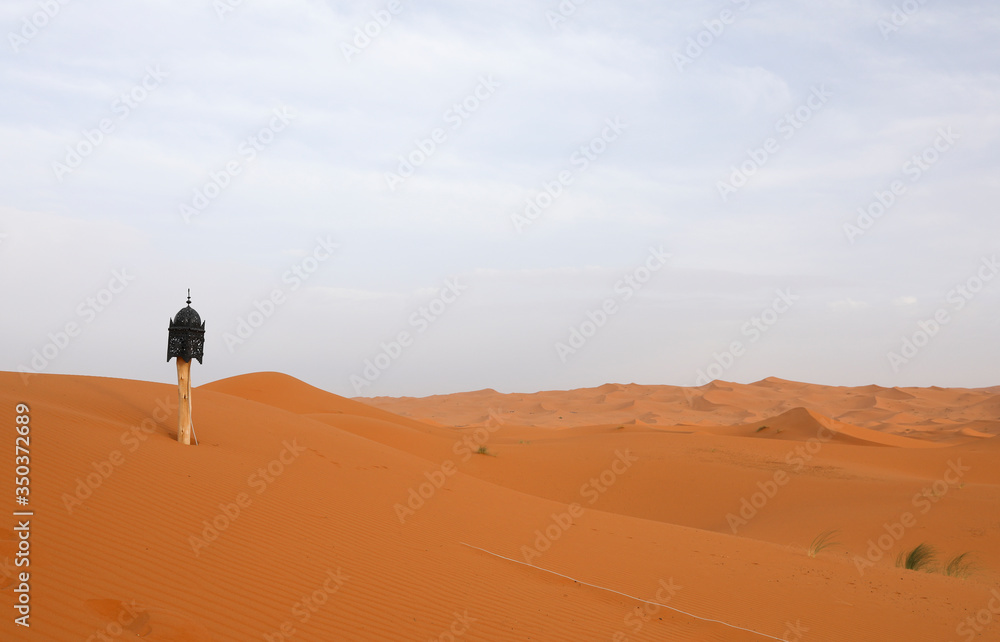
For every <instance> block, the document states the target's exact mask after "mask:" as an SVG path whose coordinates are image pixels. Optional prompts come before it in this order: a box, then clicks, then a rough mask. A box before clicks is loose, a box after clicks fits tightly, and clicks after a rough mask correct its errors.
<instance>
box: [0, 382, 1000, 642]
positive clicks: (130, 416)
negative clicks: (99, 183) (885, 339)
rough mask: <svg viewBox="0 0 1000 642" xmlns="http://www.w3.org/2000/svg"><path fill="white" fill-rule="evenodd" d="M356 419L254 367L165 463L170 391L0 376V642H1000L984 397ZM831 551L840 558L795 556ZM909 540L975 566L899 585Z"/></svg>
mask: <svg viewBox="0 0 1000 642" xmlns="http://www.w3.org/2000/svg"><path fill="white" fill-rule="evenodd" d="M365 401H366V403H361V402H360V401H358V400H349V399H345V398H342V397H338V396H336V395H333V394H329V393H326V392H323V391H321V390H318V389H316V388H313V387H311V386H309V385H307V384H305V383H302V382H300V381H298V380H295V379H293V378H291V377H288V376H286V375H281V374H276V373H261V374H253V375H246V376H241V377H236V378H233V379H228V380H224V381H218V382H214V383H211V384H207V385H204V386H201V387H199V388H197V389H196V390H195V391H194V394H193V407H194V419H195V428H196V432H197V436H198V438H199V439H200V442H201V445H200V446H198V447H184V446H181V445H179V444H178V443H177V442H176V441H174V439H175V431H176V411H175V408H176V388H175V387H172V386H169V385H163V384H154V383H146V382H138V381H125V380H117V379H105V378H94V377H77V376H58V375H37V376H35V377H33V378H32V379H31V381H30V385H27V386H26V385H24V383H23V382H22V380H21V377H20V375H18V374H15V373H0V405H2V407H3V408H5V409H6V410H5V411H4V412H5V413H6V415H5V416H6V417H7V418H8V421H6V422H5V423H4V426H5V428H4V432H3V436H4V439H5V440H6V443H7V444H9V446H8V453H9V455H8V456H7V457H6V458H5V460H6V463H5V464H3V466H0V471H2V474H0V494H2V496H4V497H7V498H13V496H14V480H13V477H14V475H13V467H14V463H13V442H14V436H15V435H14V429H13V423H12V422H11V421H10V418H12V417H13V416H14V407H15V405H16V404H17V403H19V402H24V403H27V404H29V405H30V407H31V413H30V416H31V419H32V422H31V426H32V432H31V438H32V441H31V451H32V476H31V491H32V494H31V505H30V509H32V510H34V511H35V515H34V517H33V518H32V520H31V524H32V532H31V567H30V571H31V574H32V575H31V600H32V601H31V605H32V615H31V624H32V627H31V629H30V634H29V633H28V632H27V631H26V630H25V629H21V628H18V627H16V626H15V625H14V624H13V618H14V617H15V615H16V613H15V612H14V611H13V609H11V608H9V606H8V608H7V609H6V615H4V616H3V618H2V619H0V639H2V640H57V641H61V640H101V639H112V640H118V639H122V640H124V639H133V638H136V637H140V638H141V639H143V640H179V641H192V642H195V641H202V640H220V641H221V640H240V641H250V640H268V639H271V640H283V641H287V640H302V641H326V640H573V641H577V640H617V641H619V642H624V641H625V640H630V641H631V640H767V639H782V638H784V639H787V640H790V641H791V640H803V641H807V642H808V641H812V640H816V641H821V640H834V641H838V642H840V641H845V640H849V641H854V640H907V641H910V640H934V641H938V640H945V641H947V640H965V639H969V640H971V639H976V640H997V639H1000V597H998V598H996V599H994V598H993V597H992V596H991V591H994V590H997V587H998V585H1000V510H998V507H1000V466H998V464H1000V440H998V439H997V438H995V437H994V435H997V434H1000V389H997V388H993V389H983V390H946V389H937V388H934V389H886V388H878V387H874V386H871V387H866V388H830V387H823V386H815V385H808V384H800V383H793V382H787V381H781V380H777V379H769V380H765V381H762V382H758V383H756V384H752V385H738V384H729V383H722V382H718V383H713V384H709V385H708V386H704V387H702V388H687V389H685V388H674V387H666V386H663V387H660V386H635V385H628V386H624V385H606V386H602V387H600V388H596V389H592V390H576V391H569V392H546V393H538V394H522V395H501V394H499V393H496V392H494V391H489V390H487V391H480V392H475V393H466V394H456V395H447V396H438V397H430V398H426V399H386V398H379V399H372V400H365ZM158 404H160V405H166V406H168V407H169V411H167V412H162V411H160V410H158ZM367 404H370V405H367ZM491 411H492V412H493V415H492V417H491V415H490V412H491ZM147 418H149V419H148V421H146V423H145V424H143V421H144V420H147ZM762 426H766V428H762ZM143 428H145V429H146V431H144V430H143ZM480 445H482V446H484V448H485V451H486V454H474V452H473V451H475V450H476V449H477V448H478V447H479V446H480ZM956 471H957V472H956ZM88 476H89V479H90V482H91V483H90V485H88V482H87V480H88ZM438 486H440V487H438ZM421 492H423V494H424V497H420V493H421ZM408 501H409V502H411V506H412V508H411V507H407V502H408ZM753 504H757V506H756V507H754V506H753ZM8 506H9V507H13V501H12V500H11V499H9V500H8ZM741 510H742V513H743V515H742V516H741ZM907 513H909V518H907V517H906V514H907ZM8 514H9V513H8ZM904 521H905V522H907V524H909V525H908V526H903V525H899V526H897V524H901V523H902V522H904ZM213 522H214V524H215V526H214V527H212V528H214V530H211V529H209V528H208V527H209V526H211V525H212V524H213ZM14 525H15V522H14V521H13V518H8V520H7V521H6V522H5V523H4V525H3V526H2V527H0V561H4V562H6V564H4V565H3V566H2V567H0V587H2V590H3V592H4V593H5V595H6V597H5V599H6V600H7V603H8V605H10V604H12V603H13V602H14V600H15V593H14V589H15V588H16V587H17V582H16V581H14V580H13V579H12V573H13V572H14V571H15V569H14V567H13V564H12V563H11V561H12V560H13V559H14V554H15V552H16V550H17V539H16V533H15V531H14V530H13V526H14ZM827 529H836V530H837V531H838V532H837V533H836V536H835V537H834V540H835V541H836V542H838V543H839V545H838V546H835V547H832V548H828V549H826V550H823V551H821V552H819V554H818V555H817V556H816V557H810V556H809V554H808V548H809V545H810V542H811V541H812V540H813V538H814V537H816V535H818V534H819V533H821V532H823V531H825V530H827ZM734 530H735V531H736V533H735V534H734ZM546 533H548V535H546ZM894 535H895V536H894ZM880 536H881V537H882V541H883V542H886V543H887V544H888V546H886V547H885V548H887V550H886V551H882V550H880V549H879V548H878V542H879V538H880ZM896 536H898V540H899V541H896V539H897V537H896ZM921 542H928V543H930V544H932V545H934V546H935V547H936V548H937V549H938V550H939V551H940V554H941V556H942V558H943V559H945V560H946V559H947V558H950V557H951V556H953V555H955V554H958V553H962V552H965V551H972V553H973V559H974V561H975V562H976V564H977V566H978V567H979V570H978V571H977V572H976V573H974V574H973V575H972V576H970V577H968V578H965V579H959V578H953V577H948V576H946V575H944V574H942V573H939V572H935V573H923V572H915V571H908V570H901V569H898V568H896V567H895V565H894V560H895V557H896V555H897V553H898V552H900V551H902V550H904V549H910V548H912V547H913V546H915V545H917V544H919V543H921ZM473 547H475V548H473ZM870 547H873V550H874V552H875V553H877V555H872V559H871V560H868V558H866V557H865V556H866V549H868V548H870ZM486 551H488V552H486ZM490 553H495V554H496V555H500V556H504V557H507V558H510V559H509V560H508V559H502V558H500V557H497V556H495V555H491V554H490ZM859 560H863V562H859ZM526 561H527V562H530V564H531V565H533V566H535V567H536V568H531V567H530V566H528V565H525V564H524V563H523V562H526ZM518 562H522V563H518ZM859 564H860V568H861V570H860V571H859ZM543 569H544V570H543ZM17 570H20V569H17ZM547 571H553V572H555V573H559V574H561V576H560V575H555V574H553V573H550V572H547ZM862 571H863V573H862ZM564 576H568V577H564ZM575 580H577V581H575ZM668 589H669V590H668ZM623 594H625V595H623ZM997 595H998V596H1000V591H998V592H997ZM310 596H312V597H310ZM629 596H631V597H629ZM636 598H638V599H636ZM654 599H658V600H660V601H661V602H663V603H664V604H665V605H666V606H667V607H672V608H673V609H678V610H679V611H675V610H670V609H668V608H662V607H660V608H657V607H654V606H652V605H649V604H644V603H643V602H641V601H640V600H654ZM991 599H992V600H993V602H992V604H994V605H995V606H996V607H997V611H998V612H997V613H995V614H993V613H990V612H989V610H988V608H989V605H990V604H991ZM984 609H987V610H986V611H984ZM680 611H683V613H682V612H680ZM650 612H652V615H650V614H649V613H650ZM983 613H985V614H986V616H989V620H990V621H989V623H988V624H977V626H978V627H979V628H980V629H981V633H980V634H979V635H978V636H976V637H968V636H966V635H965V634H964V633H963V631H965V630H966V629H963V628H961V627H963V626H968V625H963V621H964V620H965V619H966V618H968V617H970V616H972V617H975V616H976V615H977V614H978V615H979V616H980V617H981V618H985V617H986V616H984V615H983ZM707 620H717V621H718V622H712V621H707ZM116 621H117V622H122V623H124V626H119V625H118V624H117V623H116ZM722 622H725V623H728V624H729V625H731V626H726V625H725V624H723V623H722ZM283 626H284V632H283V633H282V627H283ZM732 627H738V628H732ZM745 629H749V630H750V631H756V632H757V633H754V632H750V631H748V630H745ZM967 630H968V631H970V632H971V633H975V630H974V629H972V628H969V629H967ZM768 636H770V637H768Z"/></svg>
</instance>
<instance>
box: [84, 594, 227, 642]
mask: <svg viewBox="0 0 1000 642" xmlns="http://www.w3.org/2000/svg"><path fill="white" fill-rule="evenodd" d="M86 605H87V607H88V608H89V609H90V610H91V611H92V612H93V613H95V614H97V616H99V619H100V621H98V622H96V623H95V633H97V632H101V633H104V634H105V635H107V636H108V637H111V638H112V639H114V638H115V637H121V638H123V639H128V638H131V637H133V636H134V637H140V638H143V639H144V640H164V641H170V642H211V640H212V636H211V635H209V633H208V630H207V629H206V628H205V627H203V626H202V625H200V624H198V623H197V622H195V621H194V620H193V619H191V618H190V617H188V616H186V615H183V614H181V613H179V612H177V611H171V610H169V609H162V608H157V607H149V606H145V605H143V604H139V603H137V602H136V601H135V600H124V601H123V600H114V599H103V600H87V601H86ZM95 619H96V618H95Z"/></svg>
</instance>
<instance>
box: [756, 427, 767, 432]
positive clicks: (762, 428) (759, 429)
mask: <svg viewBox="0 0 1000 642" xmlns="http://www.w3.org/2000/svg"><path fill="white" fill-rule="evenodd" d="M767 429H768V426H761V427H760V428H758V429H757V431H756V432H760V431H762V430H767Z"/></svg>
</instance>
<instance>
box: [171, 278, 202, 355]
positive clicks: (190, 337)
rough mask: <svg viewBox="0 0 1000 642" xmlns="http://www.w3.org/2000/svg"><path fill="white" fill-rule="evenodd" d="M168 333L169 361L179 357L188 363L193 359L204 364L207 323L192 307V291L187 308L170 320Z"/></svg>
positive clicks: (189, 293)
mask: <svg viewBox="0 0 1000 642" xmlns="http://www.w3.org/2000/svg"><path fill="white" fill-rule="evenodd" d="M167 333H168V334H167V361H170V360H171V359H173V358H174V357H177V358H178V359H183V360H184V361H187V362H188V363H190V362H191V359H197V360H198V363H201V362H202V361H201V358H202V357H203V356H204V354H205V322H204V321H202V320H201V315H199V314H198V313H197V312H196V311H195V309H194V308H192V307H191V290H188V299H187V307H186V308H181V310H180V312H178V313H177V314H176V315H175V316H174V318H173V319H171V320H170V327H169V328H168V329H167Z"/></svg>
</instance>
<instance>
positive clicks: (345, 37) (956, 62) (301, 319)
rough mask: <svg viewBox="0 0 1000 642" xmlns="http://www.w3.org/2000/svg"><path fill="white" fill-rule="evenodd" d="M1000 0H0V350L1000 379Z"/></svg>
mask: <svg viewBox="0 0 1000 642" xmlns="http://www.w3.org/2000/svg"><path fill="white" fill-rule="evenodd" d="M998 32H1000V5H998V4H997V3H995V2H988V1H986V0H981V1H971V0H968V1H963V0H958V1H953V2H947V3H945V2H932V1H930V0H925V1H919V0H906V1H897V2H891V1H883V0H872V1H868V2H863V1H860V0H833V1H828V2H796V3H790V2H777V1H766V0H717V1H714V2H669V3H668V2H649V1H638V0H618V1H616V2H609V1H606V0H562V2H558V1H556V0H549V1H543V2H521V1H517V0H503V1H500V0H481V1H478V2H475V3H472V2H457V1H444V0H440V1H430V0H422V1H413V0H374V1H368V0H365V1H363V2H351V3H348V2H335V1H321V0H280V1H279V0H198V1H192V0H149V1H147V2H126V1H124V0H94V1H93V2H73V1H69V0H5V1H4V2H3V3H2V4H0V34H3V35H4V40H3V42H2V43H0V51H2V53H0V96H2V99H0V137H2V138H0V140H2V142H3V144H2V146H0V274H2V275H3V278H2V283H3V288H2V294H3V299H4V303H5V311H4V313H3V314H2V315H0V335H2V336H3V337H4V339H3V342H2V344H0V370H7V371H20V372H21V373H22V375H23V378H24V380H25V381H27V382H28V383H29V385H30V383H31V382H32V381H38V379H34V378H33V377H32V374H34V373H60V374H79V375H96V376H106V377H119V378H128V379H141V380H147V381H158V382H165V383H168V382H173V381H176V371H175V366H174V364H173V363H168V362H167V360H166V338H167V326H168V323H169V320H170V318H171V317H172V316H173V315H174V314H176V313H177V311H178V310H179V309H181V308H182V307H184V305H185V301H186V298H185V297H186V294H187V291H188V288H190V290H191V294H192V305H193V307H194V308H195V309H196V310H197V311H198V312H199V313H200V314H201V316H202V318H203V319H204V320H205V322H206V346H205V357H204V363H203V364H197V363H196V364H195V366H194V372H193V381H194V383H195V385H199V384H201V383H205V382H208V381H213V380H217V379H221V378H225V377H230V376H234V375H239V374H243V373H250V372H261V371H279V372H284V373H286V374H289V375H292V376H294V377H297V378H299V379H302V380H304V381H306V382H308V383H311V384H312V385H315V386H318V387H320V388H323V389H326V390H329V391H331V392H334V393H337V394H341V395H345V396H378V395H391V396H402V395H406V396H424V395H431V394H442V393H452V392H461V391H468V390H477V389H483V388H493V389H496V390H499V391H501V392H533V391H538V390H553V389H572V388H578V387H590V386H598V385H601V384H603V383H608V382H616V383H632V382H635V383H642V384H670V385H683V386H693V385H701V384H704V383H706V382H708V381H709V380H712V379H721V380H726V381H736V382H742V383H749V382H753V381H757V380H760V379H763V378H765V377H769V376H776V377H780V378H784V379H792V380H797V381H808V382H812V383H820V384H829V385H845V386H855V385H867V384H872V383H875V384H879V385H884V386H897V385H898V386H932V385H937V386H962V387H985V386H993V385H997V384H1000V378H998V376H997V374H996V372H997V370H996V365H995V364H996V363H998V362H1000V340H998V336H997V332H998V326H997V323H996V320H997V318H998V317H1000V279H998V278H996V277H997V276H1000V264H998V263H997V260H998V259H1000V217H998V216H997V210H996V204H997V202H998V201H1000V178H998V177H1000V173H998V170H1000V162H998V161H1000V158H998V150H1000V109H998V107H1000V53H998V51H1000V50H998V44H997V43H998V42H1000V37H998Z"/></svg>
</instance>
